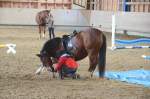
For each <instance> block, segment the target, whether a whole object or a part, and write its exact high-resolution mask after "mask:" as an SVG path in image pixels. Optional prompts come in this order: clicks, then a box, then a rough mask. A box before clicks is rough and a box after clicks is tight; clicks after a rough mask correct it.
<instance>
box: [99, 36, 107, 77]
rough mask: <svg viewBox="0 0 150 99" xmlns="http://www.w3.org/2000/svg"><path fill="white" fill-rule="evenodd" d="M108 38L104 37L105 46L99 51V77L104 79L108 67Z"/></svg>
mask: <svg viewBox="0 0 150 99" xmlns="http://www.w3.org/2000/svg"><path fill="white" fill-rule="evenodd" d="M106 46H107V44H106V37H105V35H103V44H102V46H101V48H100V51H99V66H98V69H99V77H104V74H105V65H106Z"/></svg>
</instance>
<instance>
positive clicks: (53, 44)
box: [41, 37, 62, 54]
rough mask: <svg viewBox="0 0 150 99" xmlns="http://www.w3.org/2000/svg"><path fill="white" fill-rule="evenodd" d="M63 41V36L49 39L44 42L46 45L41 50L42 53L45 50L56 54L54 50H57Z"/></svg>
mask: <svg viewBox="0 0 150 99" xmlns="http://www.w3.org/2000/svg"><path fill="white" fill-rule="evenodd" d="M61 41H62V38H60V37H56V38H53V39H51V40H48V41H47V42H46V43H45V44H44V46H43V48H42V50H41V53H43V52H45V53H52V54H54V53H53V51H54V52H55V49H57V48H58V46H59V45H60V43H61Z"/></svg>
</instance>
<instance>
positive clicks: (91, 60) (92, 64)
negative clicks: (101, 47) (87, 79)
mask: <svg viewBox="0 0 150 99" xmlns="http://www.w3.org/2000/svg"><path fill="white" fill-rule="evenodd" d="M89 64H90V67H89V69H88V71H89V72H90V76H91V77H93V72H94V70H95V68H96V65H97V64H98V54H95V53H93V52H92V53H89Z"/></svg>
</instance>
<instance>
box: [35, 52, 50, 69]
mask: <svg viewBox="0 0 150 99" xmlns="http://www.w3.org/2000/svg"><path fill="white" fill-rule="evenodd" d="M37 56H38V57H39V58H40V60H41V63H42V66H44V67H51V69H52V65H53V63H52V59H51V57H49V56H48V54H47V53H46V52H45V51H44V52H40V54H37Z"/></svg>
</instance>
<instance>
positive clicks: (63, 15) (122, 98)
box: [0, 0, 150, 99]
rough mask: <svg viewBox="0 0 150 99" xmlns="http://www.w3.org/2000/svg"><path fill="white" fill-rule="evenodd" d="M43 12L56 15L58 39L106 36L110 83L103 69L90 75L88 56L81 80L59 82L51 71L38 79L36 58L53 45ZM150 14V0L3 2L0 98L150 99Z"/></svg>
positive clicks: (0, 9)
mask: <svg viewBox="0 0 150 99" xmlns="http://www.w3.org/2000/svg"><path fill="white" fill-rule="evenodd" d="M43 10H49V11H50V14H51V15H52V16H53V20H54V33H55V37H62V36H63V35H72V33H73V31H74V30H76V31H77V33H79V32H80V31H82V30H86V29H88V28H96V29H98V30H100V31H102V32H103V33H104V35H105V36H106V40H107V51H106V68H105V75H104V78H99V76H98V69H97V68H96V69H95V71H94V73H93V77H91V76H90V73H89V72H88V69H89V59H88V57H86V58H84V59H82V60H80V61H77V63H78V64H79V67H78V69H77V73H78V74H79V75H80V78H76V79H72V78H64V79H60V77H59V75H58V73H56V77H55V78H53V75H52V73H51V72H50V73H49V72H48V71H47V69H46V68H44V69H43V70H42V72H41V73H40V74H39V75H38V74H36V71H37V69H38V68H39V67H40V65H41V64H42V63H41V60H40V59H39V57H37V56H36V54H40V51H41V49H42V47H43V45H44V43H45V42H46V41H48V40H49V31H48V25H47V24H46V23H45V24H46V29H45V31H46V33H45V34H46V35H45V37H43V35H42V34H41V38H40V35H39V28H38V24H37V22H36V15H37V13H38V12H40V11H43ZM149 12H150V1H148V0H143V2H139V1H138V0H0V99H111V98H113V99H150V20H149V18H150V13H149ZM42 32H43V31H42ZM76 35H78V34H76ZM76 35H75V36H76ZM54 65H55V64H54ZM97 67H98V66H97Z"/></svg>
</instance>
